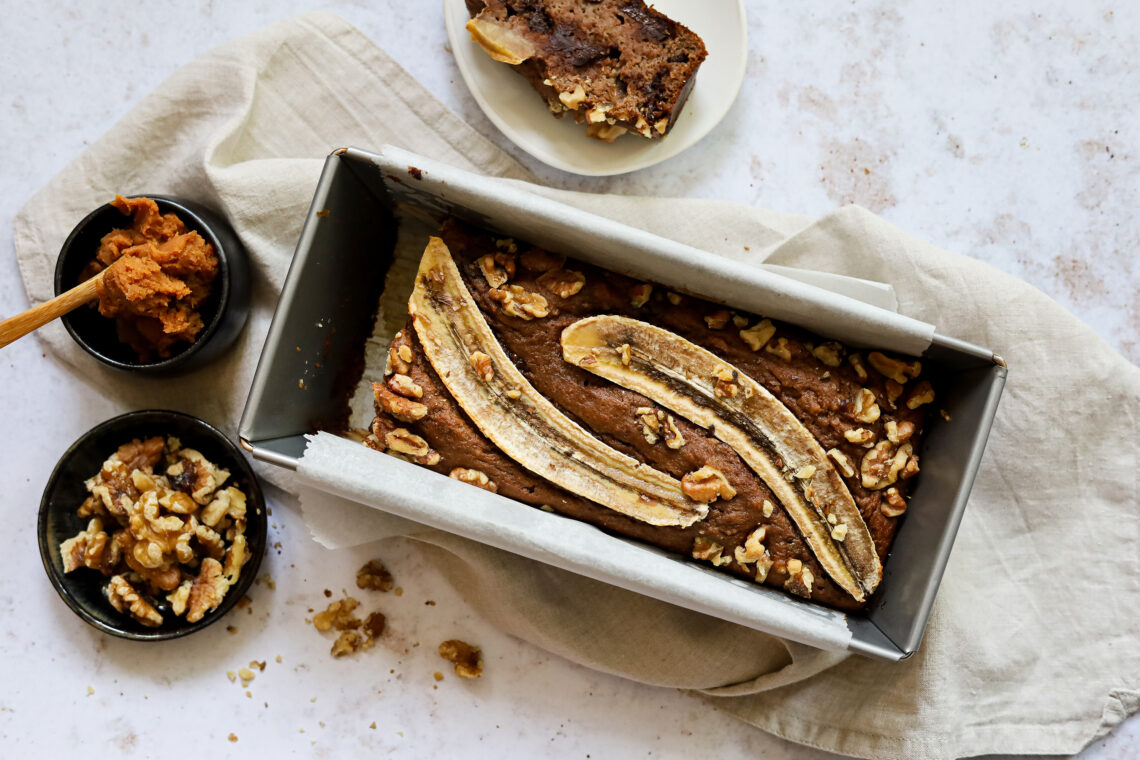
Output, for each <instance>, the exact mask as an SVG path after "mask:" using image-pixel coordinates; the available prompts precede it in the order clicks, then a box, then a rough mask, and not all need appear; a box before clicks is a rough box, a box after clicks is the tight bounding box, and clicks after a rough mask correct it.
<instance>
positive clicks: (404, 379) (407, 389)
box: [388, 372, 424, 398]
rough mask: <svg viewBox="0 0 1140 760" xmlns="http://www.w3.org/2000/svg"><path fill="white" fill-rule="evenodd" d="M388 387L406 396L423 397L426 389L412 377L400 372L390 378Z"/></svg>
mask: <svg viewBox="0 0 1140 760" xmlns="http://www.w3.org/2000/svg"><path fill="white" fill-rule="evenodd" d="M388 388H389V389H390V390H391V391H392V392H393V393H395V394H397V395H400V396H403V397H404V398H423V397H424V389H423V388H421V387H420V386H419V385H418V384H416V382H415V381H413V380H412V378H410V377H408V376H407V375H404V374H401V373H399V372H397V373H395V374H393V375H392V376H391V377H389V378H388Z"/></svg>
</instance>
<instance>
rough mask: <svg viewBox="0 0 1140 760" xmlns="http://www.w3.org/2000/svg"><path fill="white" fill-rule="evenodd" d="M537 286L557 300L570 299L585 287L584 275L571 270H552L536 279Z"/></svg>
mask: <svg viewBox="0 0 1140 760" xmlns="http://www.w3.org/2000/svg"><path fill="white" fill-rule="evenodd" d="M538 284H539V285H541V286H542V287H544V288H546V289H547V290H549V291H550V292H551V293H554V294H555V295H556V296H558V297H559V298H570V297H571V296H574V295H577V294H578V292H579V291H580V290H582V288H583V287H585V285H586V275H584V274H582V273H581V272H575V271H573V270H571V269H552V270H551V271H549V272H547V273H546V274H544V275H542V276H541V277H539V278H538Z"/></svg>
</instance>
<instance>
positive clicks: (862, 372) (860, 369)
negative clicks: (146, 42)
mask: <svg viewBox="0 0 1140 760" xmlns="http://www.w3.org/2000/svg"><path fill="white" fill-rule="evenodd" d="M847 361H849V362H851V367H852V368H853V369H854V370H855V376H856V377H858V378H859V379H860V380H866V379H867V368H866V367H865V366H863V356H862V354H851V355H850V356H848V357H847Z"/></svg>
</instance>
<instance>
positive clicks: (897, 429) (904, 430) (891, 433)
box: [883, 420, 914, 443]
mask: <svg viewBox="0 0 1140 760" xmlns="http://www.w3.org/2000/svg"><path fill="white" fill-rule="evenodd" d="M883 430H884V431H886V433H887V440H888V441H890V442H891V443H905V442H907V441H909V440H910V438H911V436H913V435H914V423H913V422H908V421H905V420H904V421H903V422H896V421H894V420H890V421H888V422H887V423H886V424H885V425H883Z"/></svg>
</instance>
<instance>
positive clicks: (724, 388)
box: [713, 366, 740, 398]
mask: <svg viewBox="0 0 1140 760" xmlns="http://www.w3.org/2000/svg"><path fill="white" fill-rule="evenodd" d="M713 379H714V380H715V381H716V384H715V385H714V386H713V394H714V395H715V396H717V397H718V398H735V397H736V395H737V394H738V393H740V385H739V384H738V383H737V382H736V381H737V379H738V378H737V377H736V372H735V371H733V370H730V369H728V368H727V367H723V366H722V367H719V368H718V369H717V371H716V375H715V377H714V378H713Z"/></svg>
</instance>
